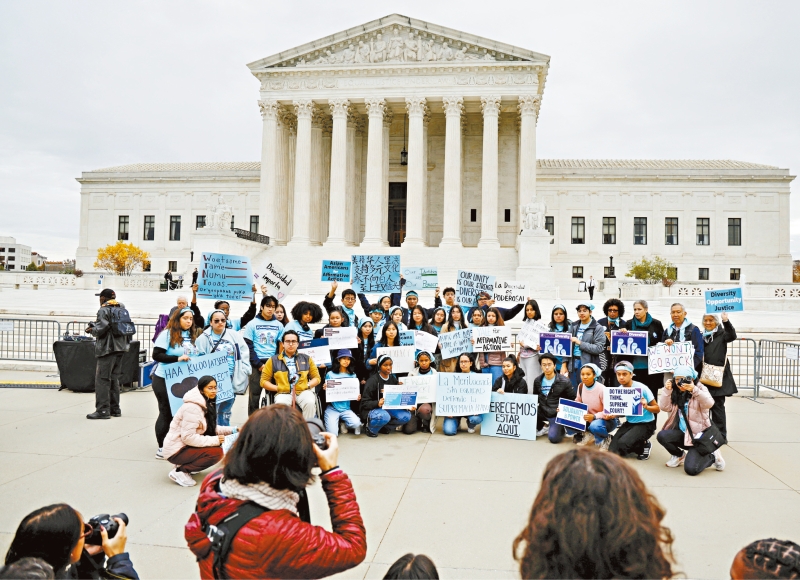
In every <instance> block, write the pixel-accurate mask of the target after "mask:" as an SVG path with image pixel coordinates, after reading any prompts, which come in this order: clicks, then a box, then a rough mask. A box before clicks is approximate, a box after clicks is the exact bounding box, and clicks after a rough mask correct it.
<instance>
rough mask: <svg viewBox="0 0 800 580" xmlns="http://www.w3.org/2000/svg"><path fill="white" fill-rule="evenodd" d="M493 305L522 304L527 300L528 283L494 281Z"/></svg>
mask: <svg viewBox="0 0 800 580" xmlns="http://www.w3.org/2000/svg"><path fill="white" fill-rule="evenodd" d="M492 297H493V298H494V303H495V306H506V305H508V306H513V305H515V304H524V303H525V302H526V301H527V300H528V284H527V283H526V282H507V281H502V282H501V281H499V280H495V282H494V295H493V296H492Z"/></svg>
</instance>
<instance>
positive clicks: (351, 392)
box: [325, 377, 361, 403]
mask: <svg viewBox="0 0 800 580" xmlns="http://www.w3.org/2000/svg"><path fill="white" fill-rule="evenodd" d="M360 394H361V382H360V381H359V380H358V378H356V377H353V378H352V379H351V378H346V379H328V380H327V381H325V400H326V401H327V402H329V403H338V402H340V401H356V400H358V396H359V395H360Z"/></svg>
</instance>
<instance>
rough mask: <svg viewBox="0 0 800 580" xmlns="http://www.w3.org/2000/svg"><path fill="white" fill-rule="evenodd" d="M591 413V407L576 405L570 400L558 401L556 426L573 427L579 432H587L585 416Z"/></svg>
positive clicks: (581, 404)
mask: <svg viewBox="0 0 800 580" xmlns="http://www.w3.org/2000/svg"><path fill="white" fill-rule="evenodd" d="M588 412H589V405H585V404H583V403H576V402H575V401H570V400H569V399H559V400H558V413H557V414H556V425H563V426H564V427H571V428H572V429H576V430H578V431H586V421H585V420H584V418H583V416H584V415H585V414H586V413H588Z"/></svg>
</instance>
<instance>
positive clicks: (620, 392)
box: [603, 387, 644, 417]
mask: <svg viewBox="0 0 800 580" xmlns="http://www.w3.org/2000/svg"><path fill="white" fill-rule="evenodd" d="M642 402H643V397H642V389H640V388H638V387H630V388H625V387H617V388H611V387H606V389H605V391H603V412H604V413H608V414H609V415H616V416H618V417H641V416H642V414H643V413H644V405H643V404H642Z"/></svg>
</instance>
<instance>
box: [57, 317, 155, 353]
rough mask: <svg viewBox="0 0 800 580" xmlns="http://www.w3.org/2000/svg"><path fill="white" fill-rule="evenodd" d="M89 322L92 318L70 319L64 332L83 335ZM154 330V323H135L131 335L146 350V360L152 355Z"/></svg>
mask: <svg viewBox="0 0 800 580" xmlns="http://www.w3.org/2000/svg"><path fill="white" fill-rule="evenodd" d="M90 322H94V320H88V319H87V320H86V321H85V322H84V321H82V320H72V321H70V322H67V325H66V329H65V331H64V332H65V333H67V334H71V335H81V336H85V332H84V331H85V330H86V327H87V326H89V323H90ZM155 331H156V325H155V324H140V323H136V334H134V335H133V339H134V340H138V341H139V348H140V349H142V350H145V351H147V360H148V361H149V360H151V359H152V357H153V334H154V333H155Z"/></svg>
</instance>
